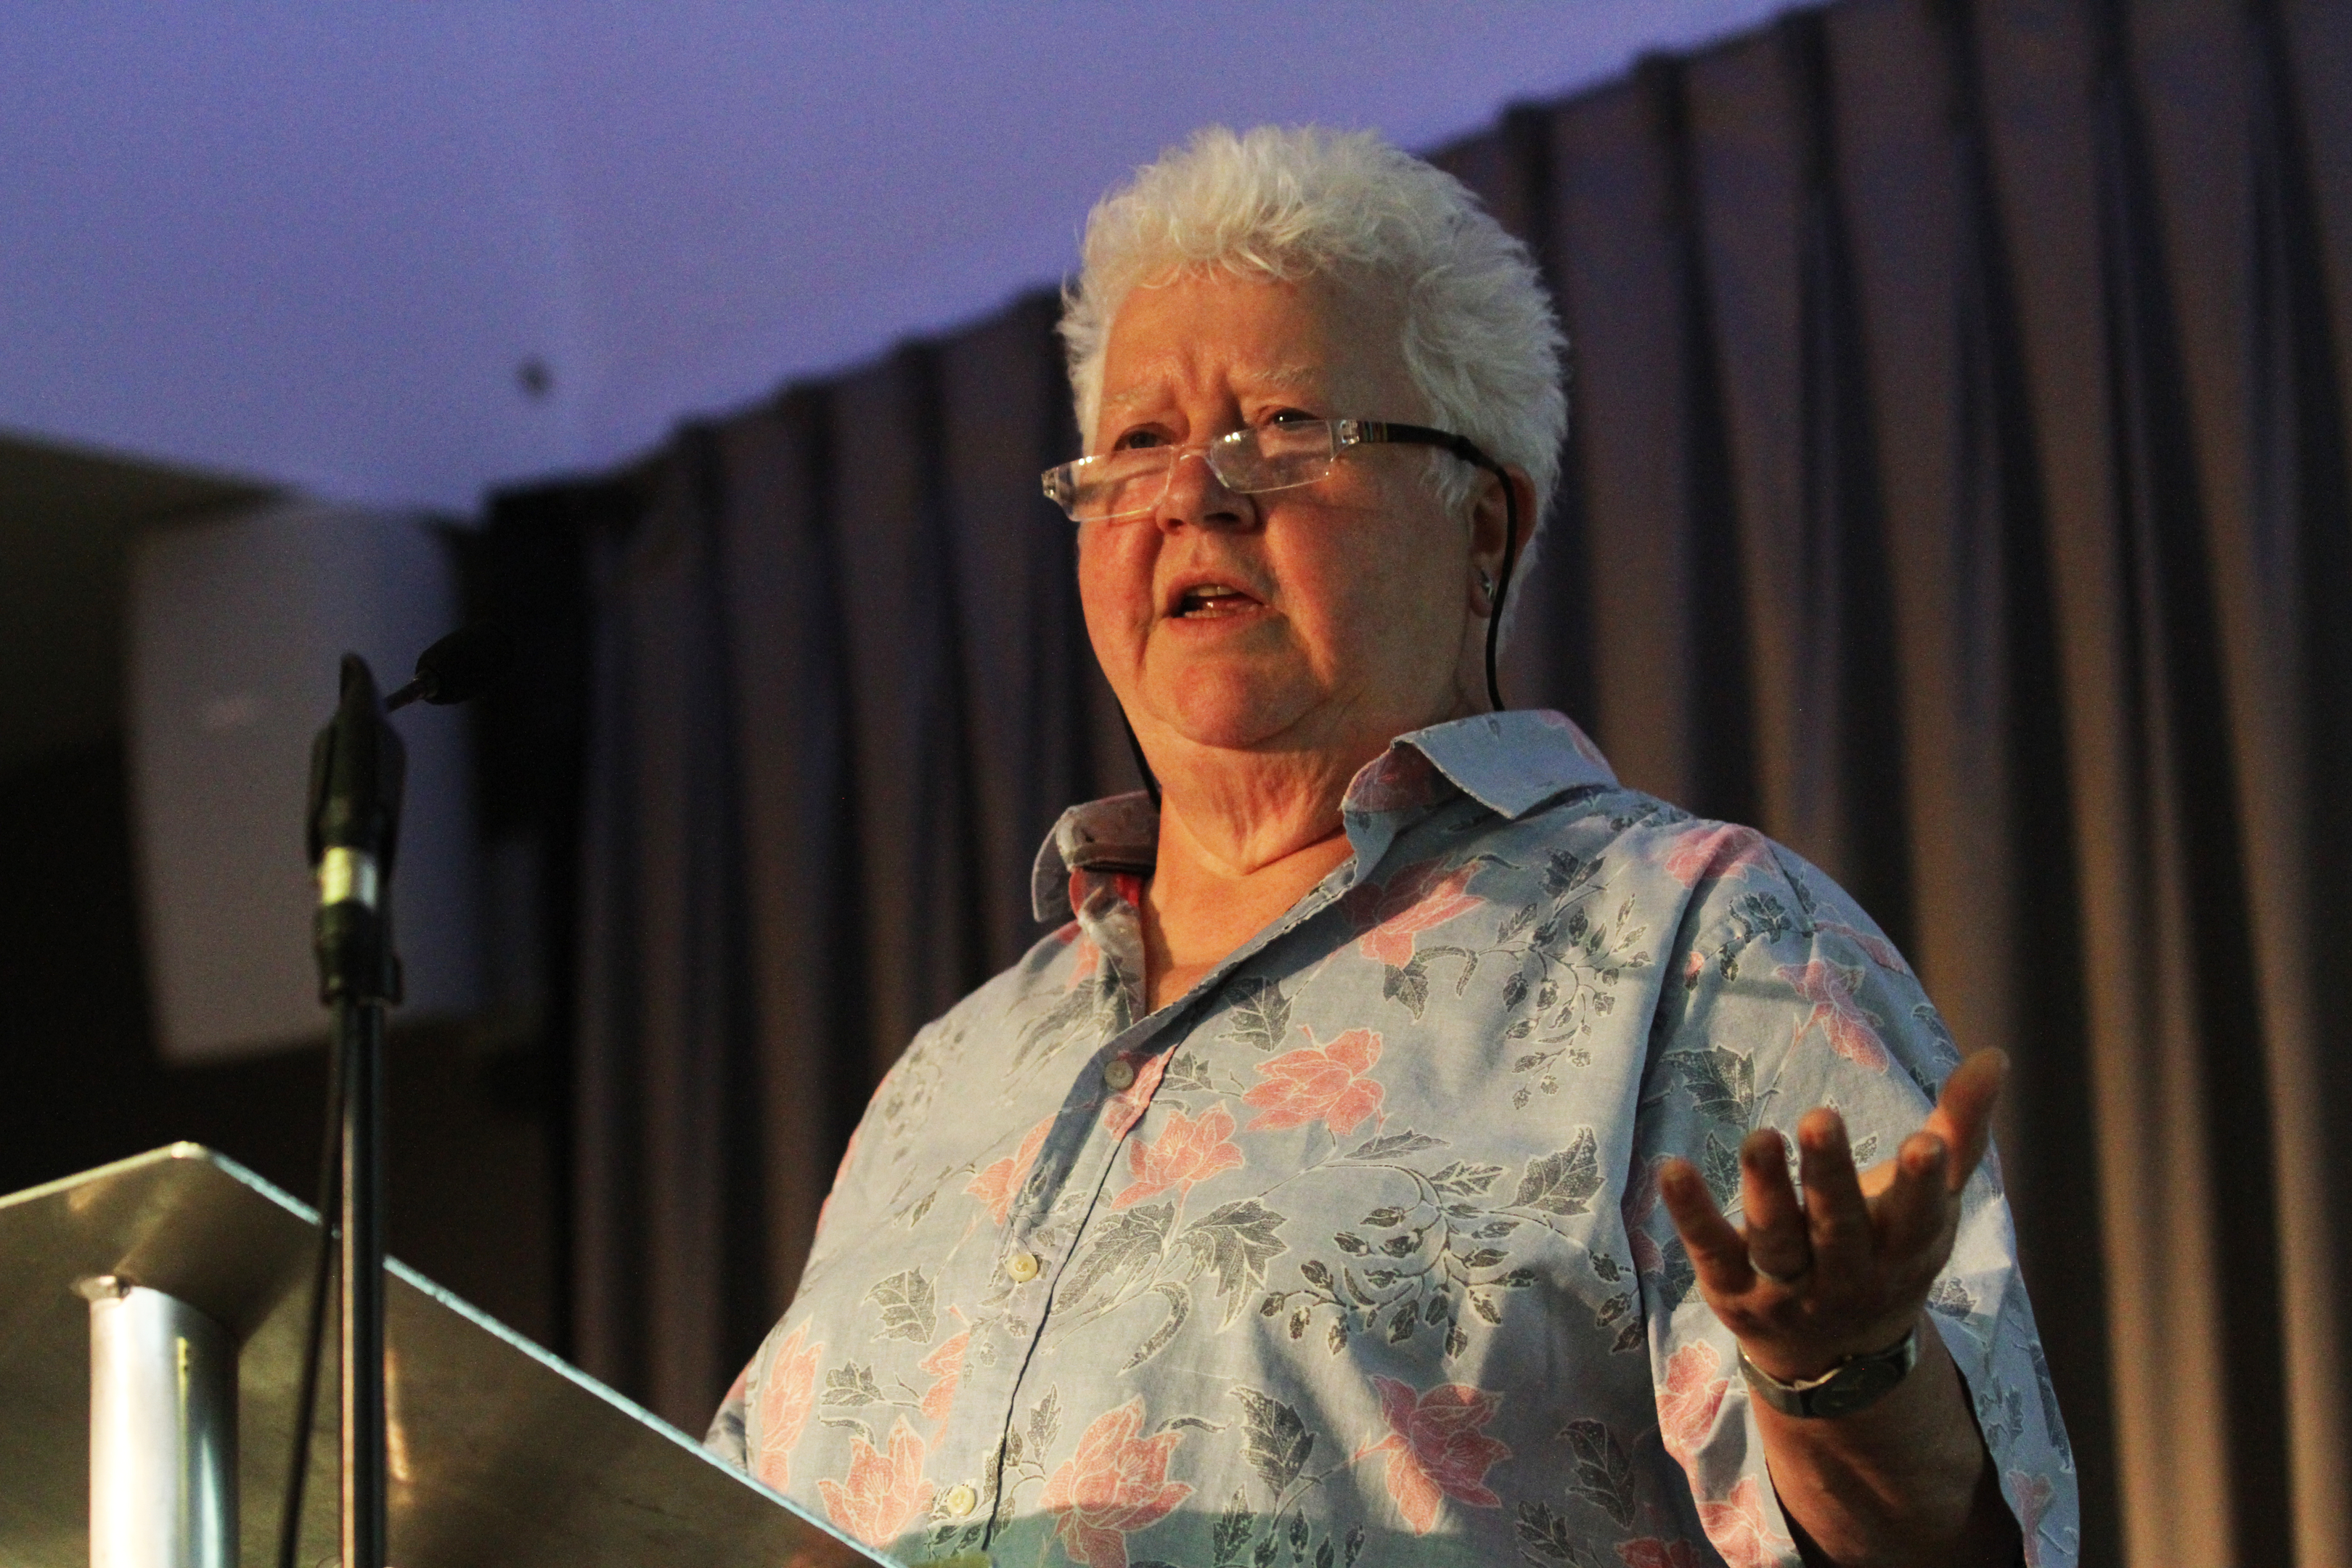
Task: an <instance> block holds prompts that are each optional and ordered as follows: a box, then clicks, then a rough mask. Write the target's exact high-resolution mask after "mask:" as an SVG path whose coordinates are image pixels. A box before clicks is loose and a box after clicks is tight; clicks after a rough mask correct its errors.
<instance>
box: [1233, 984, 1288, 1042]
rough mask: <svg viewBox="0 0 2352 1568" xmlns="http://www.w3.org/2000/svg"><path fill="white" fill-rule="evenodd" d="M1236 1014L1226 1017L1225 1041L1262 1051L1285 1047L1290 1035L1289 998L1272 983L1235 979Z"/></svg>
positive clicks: (1234, 1008)
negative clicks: (1284, 1039)
mask: <svg viewBox="0 0 2352 1568" xmlns="http://www.w3.org/2000/svg"><path fill="white" fill-rule="evenodd" d="M1233 998H1234V1005H1233V1011H1232V1012H1231V1013H1230V1014H1229V1015H1227V1017H1226V1023H1225V1038H1227V1039H1229V1040H1239V1041H1241V1042H1242V1044H1244V1045H1245V1046H1252V1047H1256V1048H1257V1049H1259V1050H1261V1051H1270V1050H1273V1049H1274V1048H1275V1047H1277V1046H1279V1045H1281V1044H1282V1041H1283V1037H1285V1036H1286V1035H1287V1034H1289V1032H1290V998H1289V997H1287V996H1285V995H1284V994H1282V987H1281V986H1279V985H1277V984H1275V983H1274V982H1273V981H1271V980H1261V979H1258V978H1255V977H1251V978H1248V979H1243V980H1236V981H1234V986H1233Z"/></svg>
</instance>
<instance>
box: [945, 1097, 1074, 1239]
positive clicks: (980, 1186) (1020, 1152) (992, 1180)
mask: <svg viewBox="0 0 2352 1568" xmlns="http://www.w3.org/2000/svg"><path fill="white" fill-rule="evenodd" d="M1053 1130H1054V1119H1053V1118H1052V1117H1050V1116H1048V1117H1046V1118H1045V1120H1044V1121H1040V1122H1039V1123H1037V1125H1036V1126H1034V1127H1032V1128H1031V1129H1029V1135H1028V1136H1027V1137H1026V1138H1024V1139H1022V1140H1021V1147H1020V1148H1018V1149H1016V1150H1014V1151H1013V1152H1012V1153H1010V1154H1008V1155H1006V1156H1005V1157H1004V1158H1003V1159H1002V1160H999V1161H997V1162H996V1163H994V1164H992V1165H990V1166H988V1167H986V1168H985V1169H983V1170H982V1172H981V1173H980V1174H978V1175H976V1176H974V1177H973V1178H972V1179H971V1185H970V1186H968V1187H966V1188H964V1191H965V1192H967V1193H969V1194H971V1195H972V1196H973V1197H976V1198H978V1199H979V1200H980V1201H981V1202H982V1203H984V1204H986V1205H988V1217H989V1219H990V1220H991V1221H992V1222H993V1223H995V1224H997V1225H1000V1226H1001V1225H1003V1223H1004V1216H1005V1215H1008V1214H1010V1213H1012V1212H1013V1194H1015V1193H1017V1192H1019V1191H1020V1190H1021V1184H1022V1183H1024V1182H1025V1181H1027V1180H1028V1179H1029V1167H1030V1166H1032V1165H1034V1164H1035V1163H1037V1151H1038V1150H1040V1149H1043V1148H1044V1147H1045V1134H1046V1133H1048V1132H1051V1131H1053Z"/></svg>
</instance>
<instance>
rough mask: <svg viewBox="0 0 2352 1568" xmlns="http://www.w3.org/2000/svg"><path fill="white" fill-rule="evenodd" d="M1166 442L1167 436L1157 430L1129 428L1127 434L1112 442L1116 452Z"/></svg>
mask: <svg viewBox="0 0 2352 1568" xmlns="http://www.w3.org/2000/svg"><path fill="white" fill-rule="evenodd" d="M1166 444H1167V437H1164V436H1162V435H1160V432H1159V431H1157V430H1129V432H1128V433H1127V434H1126V435H1124V436H1121V437H1119V438H1118V440H1117V441H1116V442H1114V443H1112V445H1111V450H1112V451H1114V452H1131V451H1134V450H1135V449H1136V448H1137V447H1159V446H1164V445H1166Z"/></svg>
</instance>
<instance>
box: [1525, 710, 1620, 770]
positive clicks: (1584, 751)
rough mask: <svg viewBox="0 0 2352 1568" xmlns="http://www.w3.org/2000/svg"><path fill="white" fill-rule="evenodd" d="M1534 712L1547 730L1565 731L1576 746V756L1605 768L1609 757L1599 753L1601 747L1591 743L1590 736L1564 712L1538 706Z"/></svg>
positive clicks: (1571, 742)
mask: <svg viewBox="0 0 2352 1568" xmlns="http://www.w3.org/2000/svg"><path fill="white" fill-rule="evenodd" d="M1534 712H1535V716H1536V721H1537V722H1538V723H1539V724H1541V725H1543V727H1544V728H1546V729H1547V730H1565V731H1568V743H1569V744H1570V745H1571V746H1574V747H1575V748H1576V754H1577V755H1578V756H1580V757H1582V758H1583V759H1584V760H1585V761H1586V762H1588V763H1591V764H1592V765H1593V766H1594V767H1596V768H1605V767H1607V766H1608V765H1609V759H1608V758H1606V757H1604V756H1602V755H1601V748H1600V747H1598V746H1596V745H1594V744H1593V743H1592V737H1591V736H1590V735H1588V734H1586V733H1585V732H1584V731H1582V730H1581V729H1580V728H1579V727H1578V726H1577V722H1576V721H1575V720H1573V719H1571V718H1570V717H1569V716H1568V715H1567V714H1565V713H1559V712H1555V711H1553V710H1551V709H1549V708H1538V709H1536V710H1534Z"/></svg>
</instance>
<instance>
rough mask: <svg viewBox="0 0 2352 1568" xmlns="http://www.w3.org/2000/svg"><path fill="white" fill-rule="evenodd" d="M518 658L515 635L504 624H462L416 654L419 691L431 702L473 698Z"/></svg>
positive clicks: (485, 622) (483, 622) (479, 622)
mask: <svg viewBox="0 0 2352 1568" xmlns="http://www.w3.org/2000/svg"><path fill="white" fill-rule="evenodd" d="M514 661H515V645H514V638H512V637H509V636H508V635H507V633H506V629H505V628H504V627H502V626H492V625H490V624H489V623H488V622H487V621H478V622H476V623H475V624H474V625H472V626H460V627H458V628H457V630H456V631H454V632H451V633H450V634H449V635H448V636H447V637H443V638H442V639H441V640H440V641H439V642H436V643H435V644H434V645H433V646H432V647H428V648H426V649H425V651H424V652H423V653H421V654H418V655H417V656H416V679H417V684H418V685H419V686H420V687H421V688H423V689H422V690H421V691H420V692H419V693H418V695H420V696H422V697H423V698H424V699H425V701H427V702H445V703H446V702H466V701H470V700H473V699H474V698H476V697H478V696H480V695H481V694H482V691H483V689H485V688H486V687H488V685H489V684H490V682H492V681H493V680H496V679H498V678H499V676H501V675H504V674H505V673H506V672H507V667H508V666H509V665H511V664H513V663H514Z"/></svg>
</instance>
